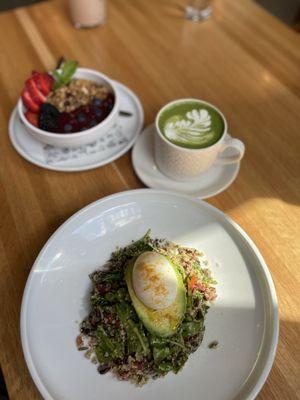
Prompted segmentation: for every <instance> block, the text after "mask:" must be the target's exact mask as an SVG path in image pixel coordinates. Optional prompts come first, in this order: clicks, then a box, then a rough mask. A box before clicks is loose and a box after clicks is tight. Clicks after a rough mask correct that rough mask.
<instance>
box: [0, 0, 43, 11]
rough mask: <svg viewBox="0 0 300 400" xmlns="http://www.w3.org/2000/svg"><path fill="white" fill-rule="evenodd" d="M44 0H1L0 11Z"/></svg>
mask: <svg viewBox="0 0 300 400" xmlns="http://www.w3.org/2000/svg"><path fill="white" fill-rule="evenodd" d="M41 1H45V0H1V1H0V11H6V10H10V9H12V8H17V7H23V6H29V5H30V4H34V3H40V2H41Z"/></svg>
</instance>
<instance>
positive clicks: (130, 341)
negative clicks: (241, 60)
mask: <svg viewBox="0 0 300 400" xmlns="http://www.w3.org/2000/svg"><path fill="white" fill-rule="evenodd" d="M116 310H117V314H118V317H119V319H120V321H121V322H122V324H123V326H124V328H125V330H126V335H127V347H128V352H129V353H140V354H144V355H147V354H148V353H149V342H148V339H147V337H146V335H145V333H144V331H143V329H142V325H140V326H139V325H138V324H135V323H134V322H133V321H132V319H131V318H130V314H131V309H130V306H129V304H127V303H124V302H123V303H119V304H117V305H116Z"/></svg>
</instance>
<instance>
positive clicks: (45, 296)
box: [21, 189, 278, 400]
mask: <svg viewBox="0 0 300 400" xmlns="http://www.w3.org/2000/svg"><path fill="white" fill-rule="evenodd" d="M148 228H152V234H153V236H156V237H166V238H168V239H170V240H174V241H175V242H178V243H180V244H184V245H189V246H193V247H197V248H199V249H202V250H203V251H204V252H205V253H206V254H207V256H208V257H209V258H210V259H211V260H212V272H213V275H214V277H215V278H216V279H217V280H218V282H219V283H218V286H217V291H218V299H217V301H216V302H215V305H214V306H213V307H212V308H211V309H210V310H209V313H208V316H207V319H206V333H205V336H204V341H203V343H202V345H201V346H200V348H199V349H198V350H197V351H196V352H195V353H194V354H193V355H192V356H191V357H190V359H189V360H188V362H187V364H186V366H185V367H184V369H183V370H182V371H181V372H180V373H179V374H178V375H174V374H172V373H170V374H168V376H166V377H165V378H164V379H158V380H156V381H151V382H150V383H148V384H146V385H145V386H144V387H142V388H137V387H135V386H133V385H132V384H129V383H127V382H120V381H118V380H117V379H115V378H114V377H113V376H112V375H111V374H110V373H108V374H106V375H103V376H102V375H99V374H98V372H97V368H96V366H95V365H93V364H92V363H90V362H89V361H88V360H87V359H86V358H85V357H84V356H83V354H82V352H79V351H77V349H76V346H75V338H76V336H77V334H78V321H81V320H82V318H84V317H85V316H86V315H87V313H88V297H89V290H90V283H89V278H88V274H89V273H91V272H92V271H94V270H95V269H96V268H98V267H99V266H101V265H102V264H103V263H104V262H105V261H106V260H107V259H108V258H109V256H110V254H111V252H112V251H113V250H114V249H115V247H116V246H123V245H126V244H127V243H129V242H130V241H131V240H135V239H138V238H139V237H141V236H142V235H143V234H144V233H145V232H146V231H147V229H148ZM216 261H217V263H216ZM21 337H22V345H23V351H24V354H25V358H26V362H27V365H28V368H29V370H30V373H31V375H32V377H33V379H34V381H35V383H36V385H37V387H38V388H39V390H40V392H41V393H42V395H43V396H44V398H45V399H46V400H54V399H55V400H82V399H85V400H99V399H109V400H117V399H118V400H119V399H121V398H122V399H124V400H137V399H143V400H153V399H157V400H160V399H166V400H167V399H168V400H169V399H172V400H182V399H187V398H188V399H189V400H196V399H197V400H199V399H200V398H201V399H209V400H232V399H235V400H241V399H243V400H245V399H247V400H250V399H254V398H255V396H256V395H257V394H258V392H259V390H260V389H261V387H262V385H263V383H264V382H265V380H266V378H267V376H268V374H269V371H270V369H271V366H272V363H273V360H274V356H275V351H276V345H277V340H278V310H277V299H276V293H275V289H274V285H273V282H272V278H271V275H270V273H269V271H268V268H267V266H266V264H265V262H264V260H263V258H262V256H261V255H260V253H259V251H258V250H257V248H256V247H255V245H254V244H253V242H252V241H251V239H249V237H248V236H247V235H246V234H245V232H244V231H243V230H242V229H241V228H240V227H239V226H238V225H237V224H235V223H234V222H233V221H232V220H231V219H229V218H228V217H226V216H225V215H224V214H223V213H222V212H220V211H218V210H217V209H216V208H214V207H212V206H210V205H208V204H206V203H204V202H201V201H197V200H193V199H191V198H189V197H187V196H184V195H180V194H173V193H170V192H164V191H157V190H150V189H142V190H134V191H128V192H123V193H119V194H115V195H112V196H109V197H106V198H104V199H101V200H99V201H97V202H95V203H93V204H90V205H89V206H87V207H85V208H84V209H83V210H81V211H79V212H78V213H77V214H75V215H74V216H73V217H71V218H70V219H69V220H68V221H67V222H66V223H64V224H63V225H62V226H61V227H60V228H59V229H58V230H57V231H56V232H55V233H54V234H53V235H52V237H51V238H50V239H49V240H48V242H47V244H46V245H45V246H44V248H43V250H42V251H41V253H40V255H39V256H38V258H37V260H36V262H35V263H34V266H33V268H32V270H31V273H30V275H29V278H28V281H27V284H26V288H25V292H24V297H23V302H22V310H21ZM212 340H217V341H218V342H219V346H218V348H217V349H215V350H211V349H209V348H208V344H209V343H210V342H211V341H212Z"/></svg>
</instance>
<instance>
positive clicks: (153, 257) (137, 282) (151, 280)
mask: <svg viewBox="0 0 300 400" xmlns="http://www.w3.org/2000/svg"><path fill="white" fill-rule="evenodd" d="M132 285H133V289H134V291H135V294H136V296H137V297H138V299H139V300H140V301H141V302H142V303H143V304H144V305H145V306H146V307H149V308H152V309H154V310H162V309H165V308H167V307H169V306H170V305H171V304H172V303H173V301H174V300H175V298H176V296H177V290H178V280H177V276H176V273H175V271H174V268H173V267H172V265H171V263H170V261H169V260H168V259H167V258H166V257H164V256H163V255H161V254H159V253H156V252H154V251H146V252H144V253H142V254H141V255H140V256H139V257H138V258H137V259H136V261H135V263H134V266H133V271H132Z"/></svg>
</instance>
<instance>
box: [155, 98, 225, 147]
mask: <svg viewBox="0 0 300 400" xmlns="http://www.w3.org/2000/svg"><path fill="white" fill-rule="evenodd" d="M158 127H159V130H160V131H161V133H162V134H163V135H164V137H165V138H166V139H167V140H169V141H170V142H171V143H173V144H175V145H177V146H181V147H186V148H189V149H202V148H205V147H209V146H211V145H213V144H214V143H216V142H217V141H218V140H219V139H220V138H221V137H222V135H223V133H224V120H223V118H222V116H221V115H220V113H219V112H218V111H217V110H216V109H214V108H213V107H210V106H209V105H208V104H206V103H202V102H201V101H197V100H187V101H184V102H178V103H173V104H171V105H170V106H169V107H166V108H165V109H163V110H162V111H161V114H160V116H159V120H158Z"/></svg>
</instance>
